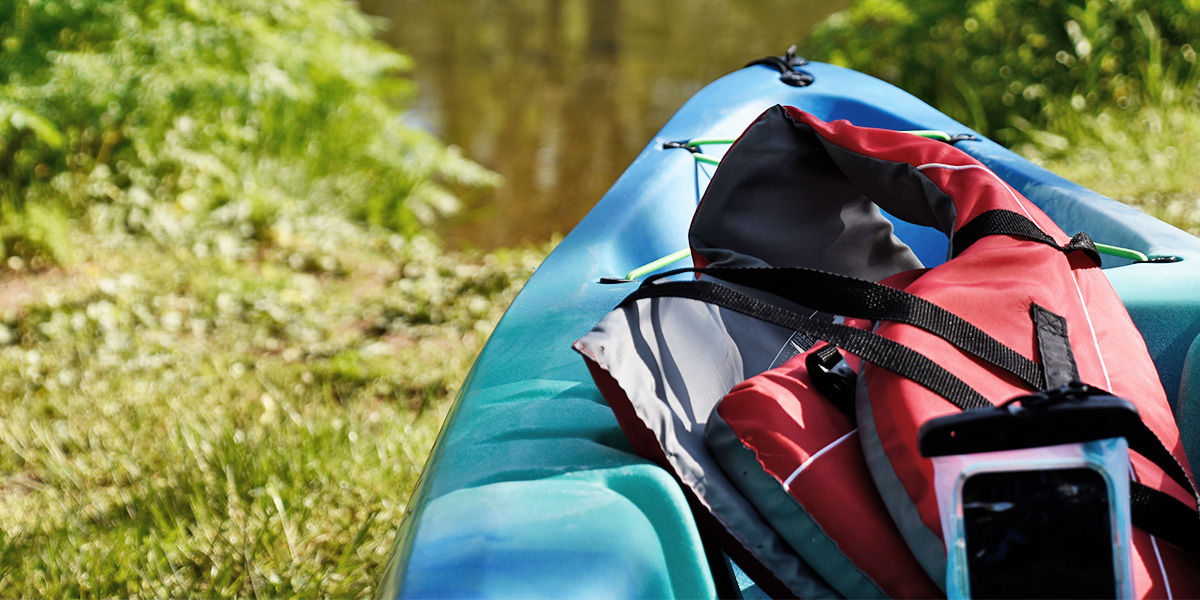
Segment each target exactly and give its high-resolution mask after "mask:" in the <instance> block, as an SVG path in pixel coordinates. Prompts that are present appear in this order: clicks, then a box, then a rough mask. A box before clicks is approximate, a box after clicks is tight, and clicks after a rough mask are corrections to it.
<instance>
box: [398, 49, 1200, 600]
mask: <svg viewBox="0 0 1200 600" xmlns="http://www.w3.org/2000/svg"><path fill="white" fill-rule="evenodd" d="M793 71H794V72H795V73H802V74H803V75H804V76H805V79H806V81H804V82H802V83H807V77H808V76H811V83H810V84H808V85H803V86H795V85H789V83H788V82H784V81H781V70H779V69H777V68H775V67H773V66H772V64H759V65H754V66H750V67H747V68H745V69H742V70H740V71H736V72H734V73H731V74H730V75H727V76H725V77H723V78H721V79H719V80H717V81H715V82H713V83H712V84H710V85H709V86H707V87H706V88H704V89H703V90H701V91H700V92H698V93H697V94H696V95H695V96H694V97H692V98H691V99H690V100H688V101H687V103H685V104H684V106H683V107H682V108H681V109H680V110H679V111H678V112H677V113H676V114H675V115H674V116H673V117H672V118H671V120H670V121H669V122H668V123H667V124H666V125H665V126H664V127H663V129H662V130H661V131H660V132H659V133H658V134H657V136H656V137H655V138H654V139H652V140H650V142H649V143H648V144H647V145H646V147H645V149H644V150H643V151H642V152H641V154H639V155H638V157H637V158H636V159H635V160H634V162H633V164H631V165H630V166H629V168H628V169H627V170H626V171H625V173H624V174H623V175H622V176H621V177H620V178H619V179H618V180H617V181H616V183H615V184H614V185H613V187H612V188H611V189H610V190H609V191H608V193H607V194H605V196H604V197H603V198H602V199H601V200H600V201H599V203H597V204H596V206H595V208H593V209H592V211H591V212H590V213H589V214H588V215H587V217H585V218H584V219H583V221H582V222H580V224H579V225H578V226H577V227H576V228H575V229H574V230H573V231H572V232H571V233H570V234H569V235H568V236H567V237H566V238H565V239H564V240H563V241H562V243H561V244H560V245H559V246H558V247H557V248H556V249H555V250H554V252H552V253H551V254H550V255H549V256H548V257H547V258H546V260H545V262H544V263H543V264H542V265H541V267H540V268H539V269H538V270H537V272H535V273H534V275H533V276H532V277H531V279H530V280H529V282H528V284H526V286H525V288H524V289H523V290H522V291H521V293H520V294H519V295H518V296H517V298H516V300H515V301H514V302H513V304H512V305H511V306H510V307H509V309H508V311H507V313H506V314H505V315H504V317H503V319H502V320H501V321H500V323H499V325H498V326H497V327H496V330H495V332H494V333H493V334H492V337H491V339H490V340H489V341H488V343H487V345H486V346H485V348H484V350H483V352H482V353H481V354H480V356H479V358H478V360H477V362H476V363H475V365H474V367H473V369H472V371H471V374H470V375H469V376H468V378H467V381H466V382H465V383H464V385H463V387H462V391H461V393H460V395H459V397H458V399H457V401H456V403H455V405H454V407H453V409H452V410H451V412H450V415H449V417H448V418H447V421H446V424H445V426H444V428H443V430H442V433H441V435H440V437H439V439H438V442H437V445H436V446H435V448H434V450H433V453H432V455H431V457H430V459H429V462H428V464H427V465H426V467H425V471H424V475H423V476H422V479H421V482H420V483H419V484H418V487H417V490H416V491H415V492H414V495H413V497H412V499H411V500H410V502H409V512H408V515H407V518H406V519H405V521H404V523H403V525H402V526H401V528H400V531H399V534H398V536H397V542H396V548H395V551H394V553H393V556H392V560H391V562H390V564H389V567H388V570H387V572H386V573H385V575H384V578H383V580H382V581H381V586H380V592H379V595H380V597H382V598H400V597H404V598H434V597H439V598H440V597H452V598H467V597H471V598H476V597H556V598H560V597H588V598H595V597H612V598H641V597H652V598H665V597H686V598H701V597H706V598H711V597H716V596H718V595H722V596H724V595H727V594H729V593H730V591H731V590H732V591H733V592H734V593H737V592H740V593H742V594H743V595H745V596H747V597H752V596H757V595H760V592H759V591H758V590H757V588H756V587H755V586H754V584H753V583H752V582H751V581H749V580H748V579H747V578H746V577H745V576H744V575H742V574H741V573H740V571H739V570H738V569H737V567H736V565H731V564H730V563H729V562H728V560H727V559H725V558H724V557H723V555H721V554H720V552H719V551H716V550H714V549H713V548H712V545H711V544H709V545H708V546H707V548H708V551H706V545H705V543H704V541H703V540H702V538H701V535H700V533H699V532H698V530H697V527H696V524H695V521H694V520H693V518H692V513H691V510H690V508H689V506H688V503H687V501H686V499H685V497H684V494H683V493H682V491H681V490H680V488H679V485H678V483H676V481H675V480H674V479H672V477H671V476H670V475H669V474H667V472H665V471H664V470H662V469H661V468H660V467H658V466H655V465H653V464H651V463H649V462H648V461H646V460H644V459H642V458H640V457H638V456H637V455H635V454H634V453H633V451H632V449H631V447H630V445H629V442H628V441H627V440H626V439H625V436H624V435H623V434H622V432H621V430H620V429H619V428H618V426H617V422H616V420H615V418H614V417H613V414H612V412H611V411H610V410H609V408H608V406H607V405H606V404H605V401H604V399H603V398H602V397H601V395H600V392H599V391H598V390H597V389H596V386H595V385H594V384H593V382H592V378H591V376H590V375H589V373H588V371H587V369H586V367H585V366H584V363H583V361H582V360H580V358H579V356H578V355H577V354H576V353H575V352H573V351H572V350H571V343H572V342H573V341H574V340H575V339H577V338H579V337H580V336H581V335H583V334H584V333H586V332H588V331H589V329H591V328H592V326H593V325H594V324H595V323H596V322H597V321H599V320H600V319H601V318H602V317H603V316H604V315H605V314H606V313H607V312H608V311H610V310H611V309H612V308H613V307H614V306H615V305H616V304H617V303H618V302H619V301H620V300H621V299H622V298H624V297H625V296H626V295H627V294H628V293H630V292H631V291H632V290H633V287H634V286H635V285H636V284H622V283H611V282H612V281H619V280H622V279H626V278H627V277H628V276H629V275H630V274H633V275H637V274H639V273H640V272H644V271H646V270H652V269H654V268H657V267H659V266H665V265H663V264H662V263H667V262H670V261H671V260H672V259H673V258H675V257H676V256H678V254H677V252H678V251H679V250H680V249H682V248H686V247H687V245H688V242H687V231H688V225H689V223H690V220H691V217H692V214H693V212H694V210H695V208H696V204H697V202H698V201H699V198H700V196H701V194H702V193H703V191H704V189H705V186H706V185H707V182H708V178H709V177H710V176H711V174H712V172H713V170H714V169H715V167H714V166H713V165H712V164H711V163H713V162H715V161H716V160H717V159H719V157H720V155H721V153H722V152H723V151H724V148H725V146H724V145H723V144H721V143H719V142H720V141H721V140H727V139H729V138H734V137H736V136H738V135H739V134H740V133H741V132H742V130H743V129H745V127H746V126H747V125H748V124H749V123H750V122H751V121H753V120H754V119H755V118H756V117H757V116H758V115H759V114H761V113H762V112H763V111H764V110H766V109H767V108H769V107H771V106H773V105H776V104H784V105H791V106H796V107H799V108H800V109H802V110H804V111H807V112H809V113H812V114H814V115H815V116H817V117H818V118H820V119H822V120H825V121H831V120H836V119H847V120H849V121H851V122H852V123H854V124H855V125H860V126H868V127H878V128H887V129H900V130H928V131H936V132H945V133H946V134H949V135H950V136H962V138H964V139H965V141H959V142H957V144H956V146H957V147H958V148H960V149H962V150H963V151H965V152H967V153H969V154H971V155H972V156H974V157H975V158H977V159H978V160H980V161H981V162H983V163H984V164H985V165H987V166H988V167H990V168H991V169H992V170H993V171H995V172H996V173H997V174H998V175H1000V176H1001V177H1002V178H1003V179H1005V180H1006V181H1007V182H1008V183H1009V184H1010V185H1012V186H1013V187H1015V188H1016V189H1017V190H1018V191H1020V192H1021V193H1022V194H1024V195H1025V196H1026V197H1027V198H1029V199H1030V200H1031V201H1033V202H1034V203H1035V204H1037V205H1038V206H1039V207H1040V208H1041V209H1042V210H1043V211H1045V212H1046V213H1047V214H1048V215H1049V216H1050V217H1051V218H1053V219H1054V220H1055V221H1056V222H1057V223H1058V224H1059V225H1060V227H1061V228H1062V229H1063V230H1065V231H1068V232H1074V231H1086V232H1087V233H1088V234H1089V235H1090V236H1091V237H1092V238H1093V239H1095V240H1096V241H1097V242H1102V243H1103V244H1108V245H1113V246H1117V247H1122V248H1127V249H1132V250H1134V251H1136V252H1135V253H1132V254H1131V255H1130V256H1129V257H1124V258H1114V257H1111V256H1109V257H1105V261H1104V262H1105V273H1106V274H1107V276H1108V278H1109V280H1110V281H1111V282H1112V284H1113V286H1114V287H1115V288H1116V290H1117V292H1118V294H1119V295H1120V297H1121V299H1122V301H1123V302H1124V303H1125V305H1126V308H1127V309H1128V311H1129V313H1130V315H1131V316H1132V317H1133V320H1134V322H1135V323H1136V324H1137V326H1138V328H1139V329H1140V330H1141V332H1142V335H1143V337H1144V338H1145V340H1146V344H1147V346H1148V348H1149V350H1150V354H1151V356H1152V358H1153V360H1154V362H1155V365H1156V367H1157V368H1158V373H1159V376H1160V378H1161V380H1162V383H1163V386H1164V388H1165V389H1166V391H1167V395H1168V398H1169V400H1170V402H1171V404H1172V407H1173V408H1174V410H1175V415H1176V419H1177V421H1178V422H1179V425H1180V429H1181V433H1182V435H1183V440H1184V443H1185V445H1186V447H1187V448H1188V451H1189V458H1190V460H1191V462H1192V464H1197V461H1200V293H1198V291H1200V239H1198V238H1196V237H1193V236H1191V235H1189V234H1187V233H1185V232H1183V231H1180V230H1179V229H1176V228H1175V227H1172V226H1170V225H1168V224H1166V223H1163V222H1162V221H1158V220H1156V219H1154V218H1152V217H1150V216H1148V215H1146V214H1144V213H1141V212H1139V211H1137V210H1134V209H1132V208H1130V207H1128V206H1125V205H1123V204H1120V203H1118V202H1115V201H1113V200H1111V199H1109V198H1107V197H1104V196H1102V195H1100V194H1097V193H1095V192H1093V191H1090V190H1087V189H1084V188H1082V187H1080V186H1078V185H1076V184H1074V183H1071V182H1069V181H1067V180H1065V179H1062V178H1061V177H1058V176H1056V175H1054V174H1052V173H1050V172H1048V171H1046V170H1044V169H1042V168H1040V167H1037V166H1036V165H1034V164H1032V163H1030V162H1028V161H1027V160H1025V159H1023V158H1021V157H1020V156H1018V155H1016V154H1014V153H1012V152H1010V151H1008V150H1006V149H1004V148H1003V147H1001V146H999V145H997V144H996V143H994V142H992V141H990V140H987V139H986V138H984V137H983V136H980V135H979V134H977V133H976V132H973V131H971V130H970V129H968V128H967V127H965V126H963V125H962V124H960V123H958V122H956V121H954V120H953V119H951V118H949V117H947V116H946V115H944V114H942V113H940V112H938V111H937V110H936V109H934V108H932V107H930V106H929V105H927V104H925V103H924V102H922V101H921V100H918V99H917V98H915V97H913V96H911V95H910V94H908V93H906V92H904V91H903V90H900V89H898V88H896V87H894V86H892V85H890V84H888V83H885V82H883V81H880V80H878V79H875V78H873V77H870V76H868V75H864V74H862V73H858V72H855V71H851V70H847V69H843V68H840V67H835V66H832V65H827V64H821V63H808V64H805V65H803V66H801V67H798V68H796V69H793ZM785 75H786V73H785ZM796 77H797V76H796V75H788V76H787V77H785V78H792V79H796ZM791 83H796V81H792V82H791ZM967 138H969V139H967ZM895 226H896V235H897V236H899V237H900V238H901V239H902V240H903V241H904V242H905V243H906V244H908V245H909V246H910V247H912V248H913V250H914V252H915V253H916V254H917V256H918V257H919V258H920V259H921V260H922V262H924V263H925V264H926V265H928V266H932V265H935V264H938V263H939V262H941V260H943V258H944V255H945V252H946V239H945V238H944V237H943V236H941V235H940V234H937V233H936V232H932V231H931V230H927V229H925V228H921V227H917V226H913V225H909V224H907V223H904V222H896V223H895ZM664 257H666V258H665V260H658V259H662V258H664ZM686 260H687V259H686V258H685V259H684V261H686ZM673 266H688V263H687V262H676V263H674V265H673ZM641 267H646V268H641ZM602 280H605V281H608V282H609V283H601V281H602ZM731 586H732V587H731Z"/></svg>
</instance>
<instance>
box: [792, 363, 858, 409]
mask: <svg viewBox="0 0 1200 600" xmlns="http://www.w3.org/2000/svg"><path fill="white" fill-rule="evenodd" d="M804 366H805V367H807V368H808V378H809V379H811V380H812V382H813V387H815V388H817V391H818V392H821V395H823V396H825V399H826V400H829V401H830V402H832V403H833V405H834V406H835V407H837V409H838V410H839V411H841V412H842V414H845V415H848V416H849V417H850V418H852V419H853V418H854V386H855V382H856V381H857V380H858V374H857V373H855V372H854V369H851V368H850V365H848V364H846V359H845V358H842V353H841V352H839V351H838V349H837V347H835V346H825V347H823V348H820V349H818V350H814V351H813V352H810V353H809V354H808V356H807V357H805V359H804Z"/></svg>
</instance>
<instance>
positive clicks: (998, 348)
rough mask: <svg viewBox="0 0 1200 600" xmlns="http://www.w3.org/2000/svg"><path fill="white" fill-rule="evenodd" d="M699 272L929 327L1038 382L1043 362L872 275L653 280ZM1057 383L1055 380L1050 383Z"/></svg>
mask: <svg viewBox="0 0 1200 600" xmlns="http://www.w3.org/2000/svg"><path fill="white" fill-rule="evenodd" d="M687 272H700V273H703V274H705V275H711V276H713V277H716V278H718V279H722V280H724V281H728V282H730V283H735V284H738V285H744V286H747V287H751V288H754V289H756V290H761V291H764V292H768V293H771V294H774V295H776V296H779V297H781V298H784V299H787V300H790V301H792V302H795V303H796V304H800V305H801V306H805V307H807V308H811V309H813V310H819V311H823V312H827V313H831V314H836V315H844V316H847V317H858V318H861V319H871V320H873V321H879V320H883V321H893V322H896V323H905V324H907V325H912V326H914V327H917V328H919V329H923V330H925V331H928V332H929V333H932V334H934V335H936V336H938V337H940V338H942V339H944V340H946V341H947V342H949V343H950V344H951V345H953V346H954V347H956V348H958V349H959V350H962V351H963V352H966V353H967V354H970V355H972V356H975V357H976V358H978V359H980V360H982V361H984V362H985V363H987V364H989V365H992V366H995V367H997V368H1000V369H1002V370H1004V371H1007V372H1008V373H1011V374H1012V375H1013V376H1015V377H1016V378H1017V379H1019V380H1021V381H1022V382H1023V383H1025V385H1027V386H1029V387H1030V388H1032V389H1035V390H1040V389H1047V388H1045V387H1043V384H1044V382H1045V378H1044V376H1043V374H1042V367H1041V366H1040V365H1038V364H1037V363H1036V362H1034V361H1032V360H1030V359H1028V358H1026V357H1024V356H1021V354H1020V353H1018V352H1017V351H1015V350H1013V349H1012V348H1009V347H1008V346H1006V345H1004V344H1002V343H1000V341H999V340H997V339H996V338H994V337H992V336H990V335H988V334H987V333H986V332H984V331H983V330H981V329H979V328H978V327H976V326H974V325H972V324H971V323H969V322H967V321H966V320H965V319H963V318H962V317H959V316H958V315H956V314H954V313H952V312H950V311H948V310H946V309H944V308H942V307H940V306H938V305H936V304H934V303H932V302H930V301H928V300H926V299H924V298H921V297H920V296H916V295H913V294H910V293H908V292H905V291H903V290H898V289H896V288H893V287H888V286H886V285H883V284H879V283H876V282H874V281H867V280H865V279H858V278H855V277H849V276H846V275H839V274H836V273H828V272H825V271H817V270H815V269H805V268H801V267H757V268H755V267H738V268H735V267H708V268H705V269H676V270H674V271H668V272H666V273H662V274H661V275H656V276H653V277H650V278H647V279H646V282H645V283H644V284H643V286H646V285H647V284H651V283H653V282H654V281H656V280H658V279H661V278H663V277H667V276H670V275H675V274H679V273H687ZM1055 387H1057V386H1055Z"/></svg>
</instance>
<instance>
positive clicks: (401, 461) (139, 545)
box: [0, 228, 545, 598]
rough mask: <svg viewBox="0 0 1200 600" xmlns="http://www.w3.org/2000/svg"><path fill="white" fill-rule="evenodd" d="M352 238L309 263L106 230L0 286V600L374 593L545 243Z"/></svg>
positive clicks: (281, 251)
mask: <svg viewBox="0 0 1200 600" xmlns="http://www.w3.org/2000/svg"><path fill="white" fill-rule="evenodd" d="M343 233H346V234H351V233H353V234H354V235H352V236H351V235H347V236H346V237H344V238H343V239H340V240H339V239H337V235H336V233H330V231H328V230H326V231H324V232H323V234H322V235H323V236H324V237H325V238H327V239H326V240H325V241H336V242H338V243H337V244H336V250H335V251H333V252H328V253H317V254H316V255H315V256H309V257H308V258H307V259H302V260H290V258H291V257H293V256H296V252H295V251H294V248H293V249H289V248H286V247H285V248H272V249H267V250H264V254H263V255H262V256H257V257H255V258H253V259H251V260H229V259H226V258H222V257H219V256H207V257H196V256H194V255H192V254H191V253H190V252H188V251H177V252H170V251H163V250H162V249H161V248H159V247H157V246H155V245H153V244H151V243H148V242H147V241H145V240H139V239H138V238H134V237H126V238H120V239H117V238H111V237H109V238H104V237H96V238H92V239H88V240H86V241H87V243H86V244H81V245H80V246H81V247H86V248H89V249H90V250H89V251H88V254H87V255H86V256H83V257H81V260H80V261H79V262H77V263H76V264H75V265H73V266H71V267H68V268H65V269H56V270H51V271H46V272H43V273H41V274H37V275H29V274H26V275H21V276H9V277H8V278H6V279H5V280H3V281H2V282H0V297H4V298H6V301H5V303H4V305H3V306H2V308H3V310H4V315H3V319H2V321H0V324H2V325H0V342H2V343H3V345H2V346H0V398H2V399H0V410H2V411H3V413H4V414H5V419H4V420H3V421H0V472H3V473H5V476H4V477H3V479H0V532H2V533H0V597H6V598H8V597H110V596H139V597H156V598H158V597H187V596H255V597H281V596H287V597H296V596H298V597H310V596H311V597H328V596H335V597H361V596H367V595H369V594H370V593H371V591H372V590H373V586H374V583H375V580H376V578H377V577H378V576H379V575H380V573H381V571H382V567H383V564H384V561H385V560H386V558H387V554H388V552H389V551H390V547H391V543H392V539H393V536H394V532H395V529H396V527H397V525H398V524H399V522H400V521H401V519H402V517H403V514H404V510H405V504H404V502H405V500H406V499H407V498H408V495H409V492H410V491H411V489H412V488H413V486H414V485H415V482H416V479H417V477H418V475H419V469H420V468H421V467H422V465H423V464H424V457H425V456H426V455H427V453H428V450H429V447H430V445H431V444H432V442H433V439H434V437H435V435H436V432H437V429H438V427H439V425H440V422H441V419H442V417H443V416H444V413H445V411H446V409H447V408H448V406H449V400H450V399H451V398H452V397H453V395H454V393H455V391H456V388H457V386H458V385H459V382H460V381H461V380H462V377H463V375H464V374H465V371H466V369H467V368H468V367H469V364H470V362H471V360H472V359H473V358H474V355H475V354H476V353H477V352H478V350H479V349H480V347H481V345H482V343H483V341H484V340H485V338H486V336H487V334H488V333H489V331H490V329H491V327H492V326H493V325H494V323H495V321H496V320H497V319H498V317H499V314H500V313H501V311H502V310H503V308H504V307H505V306H506V305H507V304H508V302H509V301H510V300H511V298H512V297H513V295H514V294H515V292H516V290H517V289H518V287H519V286H520V285H521V283H522V282H523V281H524V279H525V278H526V276H527V275H528V274H529V272H530V271H531V270H532V268H533V267H534V266H535V265H536V263H537V262H538V261H539V260H540V258H541V256H542V255H543V254H544V252H545V249H541V248H535V249H527V250H515V251H508V252H502V253H498V254H493V255H488V256H484V255H461V254H460V255H445V254H443V253H441V252H440V251H438V250H437V249H436V247H434V246H432V245H429V244H427V243H424V242H421V241H408V242H406V241H404V240H403V239H402V238H399V237H397V236H394V235H389V234H384V233H376V234H374V235H365V236H364V235H363V231H362V230H358V229H355V228H351V229H348V230H346V231H344V232H343ZM297 244H298V243H297ZM298 245H301V246H303V244H298ZM322 264H324V265H326V266H328V267H332V268H331V269H328V270H320V268H319V265H322Z"/></svg>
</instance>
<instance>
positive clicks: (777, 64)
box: [743, 44, 813, 87]
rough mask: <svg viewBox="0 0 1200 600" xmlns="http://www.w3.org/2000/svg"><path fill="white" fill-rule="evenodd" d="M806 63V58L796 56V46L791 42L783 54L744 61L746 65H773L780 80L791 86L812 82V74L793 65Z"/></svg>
mask: <svg viewBox="0 0 1200 600" xmlns="http://www.w3.org/2000/svg"><path fill="white" fill-rule="evenodd" d="M806 64H808V60H806V59H805V58H804V57H802V56H796V46H795V44H793V45H792V46H791V47H790V48H788V49H787V52H786V53H785V54H784V55H783V56H767V57H765V58H760V59H758V60H754V61H750V62H748V63H746V66H747V67H752V66H754V65H767V66H769V67H774V68H775V69H778V70H779V80H780V81H782V82H784V83H786V84H788V85H790V86H792V87H804V86H806V85H811V84H812V82H813V76H812V75H811V74H809V73H806V72H804V71H798V70H796V69H795V68H794V67H800V66H804V65H806ZM743 68H745V67H743Z"/></svg>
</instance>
